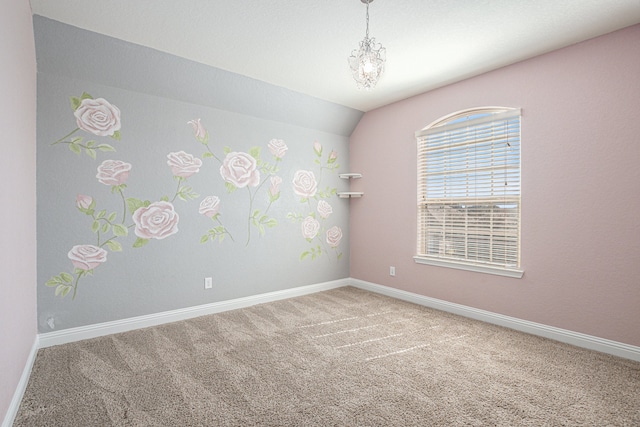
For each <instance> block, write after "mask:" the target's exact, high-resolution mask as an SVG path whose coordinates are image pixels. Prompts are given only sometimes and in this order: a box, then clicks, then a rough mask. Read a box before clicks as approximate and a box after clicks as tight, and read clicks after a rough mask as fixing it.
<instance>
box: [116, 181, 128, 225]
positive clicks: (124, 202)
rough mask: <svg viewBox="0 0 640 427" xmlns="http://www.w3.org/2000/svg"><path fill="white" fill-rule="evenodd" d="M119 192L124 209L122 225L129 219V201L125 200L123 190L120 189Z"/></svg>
mask: <svg viewBox="0 0 640 427" xmlns="http://www.w3.org/2000/svg"><path fill="white" fill-rule="evenodd" d="M118 192H119V193H120V197H122V206H123V207H124V209H123V212H122V222H121V223H120V224H124V220H125V219H126V217H127V201H126V200H125V198H124V193H123V192H122V189H119V190H118Z"/></svg>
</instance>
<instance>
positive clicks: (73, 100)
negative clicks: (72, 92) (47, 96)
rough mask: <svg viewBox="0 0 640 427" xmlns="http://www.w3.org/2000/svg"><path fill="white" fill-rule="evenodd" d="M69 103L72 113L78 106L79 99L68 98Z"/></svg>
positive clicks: (74, 97) (75, 97)
mask: <svg viewBox="0 0 640 427" xmlns="http://www.w3.org/2000/svg"><path fill="white" fill-rule="evenodd" d="M69 101H70V102H71V108H72V109H73V111H76V110H77V109H78V107H79V106H80V102H81V100H80V98H78V97H77V96H70V97H69Z"/></svg>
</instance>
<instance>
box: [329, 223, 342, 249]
mask: <svg viewBox="0 0 640 427" xmlns="http://www.w3.org/2000/svg"><path fill="white" fill-rule="evenodd" d="M340 240H342V230H341V229H340V227H338V226H336V225H334V226H333V227H331V228H330V229H328V230H327V243H328V244H329V246H331V247H332V248H335V247H336V246H338V245H339V244H340Z"/></svg>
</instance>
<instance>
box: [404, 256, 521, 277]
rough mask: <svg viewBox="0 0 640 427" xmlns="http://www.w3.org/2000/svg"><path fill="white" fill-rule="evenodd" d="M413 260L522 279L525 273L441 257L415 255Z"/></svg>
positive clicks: (420, 262) (419, 262) (418, 262)
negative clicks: (447, 259) (446, 259)
mask: <svg viewBox="0 0 640 427" xmlns="http://www.w3.org/2000/svg"><path fill="white" fill-rule="evenodd" d="M413 260H414V261H415V262H416V263H417V264H427V265H435V266H437V267H447V268H455V269H458V270H466V271H475V272H476V273H486V274H495V275H497V276H506V277H513V278H515V279H521V278H522V276H523V275H524V271H522V270H515V269H506V268H497V267H489V266H486V265H478V264H465V263H462V262H454V261H445V260H441V259H434V258H427V257H421V256H414V257H413Z"/></svg>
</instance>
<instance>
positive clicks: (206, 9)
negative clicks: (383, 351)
mask: <svg viewBox="0 0 640 427" xmlns="http://www.w3.org/2000/svg"><path fill="white" fill-rule="evenodd" d="M30 1H31V7H32V10H33V13H34V14H37V15H42V16H45V17H48V18H51V19H54V20H56V21H60V22H63V23H67V24H70V25H73V26H76V27H79V28H83V29H86V30H90V31H94V32H97V33H101V34H105V35H108V36H112V37H116V38H119V39H122V40H125V41H129V42H132V43H136V44H140V45H143V46H148V47H151V48H154V49H157V50H160V51H163V52H167V53H171V54H174V55H177V56H180V57H184V58H187V59H191V60H193V61H197V62H200V63H203V64H207V65H211V66H213V67H217V68H221V69H224V70H227V71H231V72H234V73H238V74H242V75H245V76H248V77H252V78H255V79H258V80H261V81H265V82H268V83H271V84H274V85H277V86H281V87H285V88H287V89H291V90H294V91H297V92H301V93H304V94H307V95H311V96H314V97H317V98H320V99H324V100H327V101H331V102H335V103H337V104H341V105H345V106H348V107H351V108H355V109H357V110H361V111H369V110H371V109H374V108H376V107H380V106H382V105H386V104H389V103H391V102H394V101H398V100H400V99H404V98H407V97H410V96H412V95H416V94H419V93H422V92H425V91H427V90H430V89H434V88H437V87H440V86H443V85H445V84H448V83H452V82H455V81H459V80H462V79H464V78H468V77H471V76H474V75H477V74H481V73H483V72H486V71H489V70H492V69H496V68H499V67H502V66H505V65H508V64H512V63H514V62H518V61H521V60H523V59H527V58H530V57H533V56H536V55H539V54H542V53H545V52H549V51H551V50H555V49H558V48H561V47H564V46H568V45H570V44H574V43H577V42H580V41H583V40H586V39H589V38H593V37H596V36H599V35H602V34H606V33H609V32H611V31H615V30H617V29H620V28H624V27H627V26H630V25H633V24H636V23H639V22H640V0H375V1H374V2H373V3H371V5H370V8H369V12H370V26H369V28H370V36H371V37H375V39H376V40H377V41H379V42H381V43H382V44H383V45H384V46H385V48H386V49H387V66H386V71H385V74H384V75H383V77H382V79H381V80H380V82H379V83H378V86H377V87H376V88H375V89H374V90H373V91H372V92H365V91H359V90H357V89H356V88H355V83H354V82H353V80H352V78H351V74H350V72H349V69H348V66H347V57H348V56H349V54H350V53H351V51H352V50H353V49H355V48H356V47H357V46H358V43H359V41H360V40H362V38H363V37H364V33H365V8H366V6H365V5H364V4H363V3H362V2H361V0H316V1H311V0H180V1H176V0H133V1H132V0H109V1H104V0H55V1H54V0H30Z"/></svg>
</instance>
